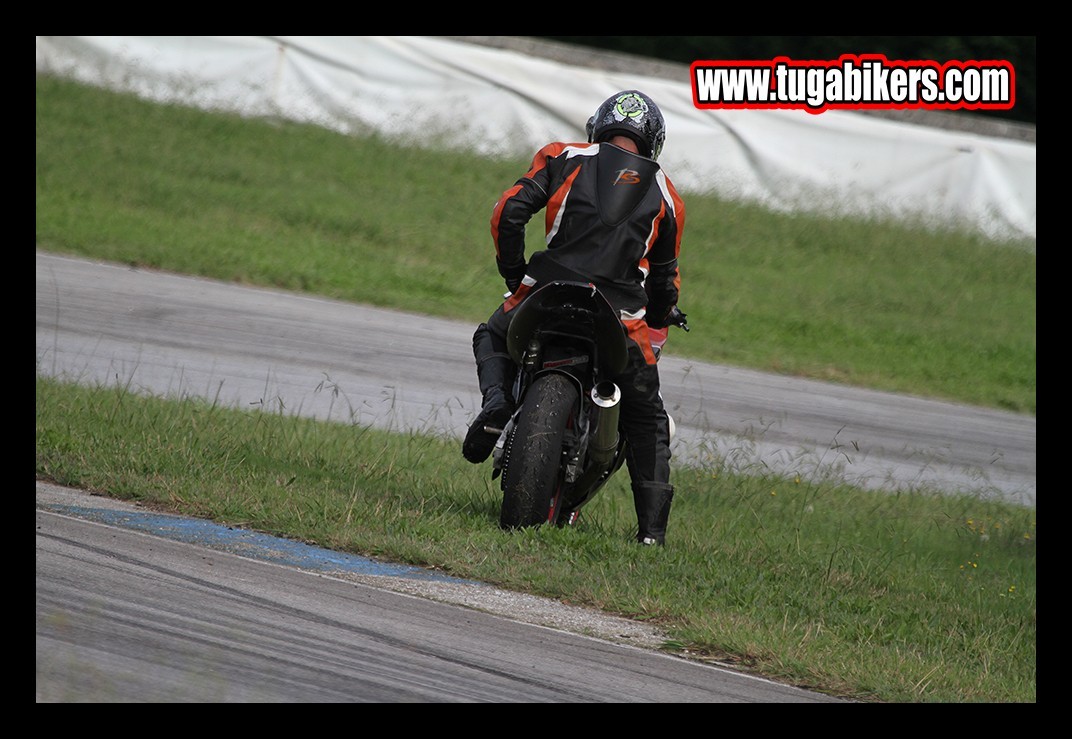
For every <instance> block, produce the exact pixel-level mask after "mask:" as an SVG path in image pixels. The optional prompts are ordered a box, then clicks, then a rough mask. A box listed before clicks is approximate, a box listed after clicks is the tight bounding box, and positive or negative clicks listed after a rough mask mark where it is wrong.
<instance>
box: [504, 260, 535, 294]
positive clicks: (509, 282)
mask: <svg viewBox="0 0 1072 739" xmlns="http://www.w3.org/2000/svg"><path fill="white" fill-rule="evenodd" d="M496 264H497V265H498V267H499V274H500V275H502V278H503V280H504V281H505V282H506V289H507V290H509V291H510V292H512V293H516V292H517V289H518V288H519V287H521V281H522V280H523V279H524V278H525V270H527V269H528V265H527V264H525V260H521V261H520V262H518V263H517V264H509V265H507V264H503V263H502V262H500V261H498V260H496Z"/></svg>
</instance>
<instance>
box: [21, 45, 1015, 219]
mask: <svg viewBox="0 0 1072 739" xmlns="http://www.w3.org/2000/svg"><path fill="white" fill-rule="evenodd" d="M682 68H683V70H684V71H683V77H682V79H681V81H679V82H678V81H673V80H667V79H662V78H656V77H647V76H642V75H635V76H634V75H629V74H623V73H619V72H604V71H599V70H596V69H589V68H586V67H576V66H568V65H565V64H561V63H559V62H555V61H551V60H548V59H543V58H535V57H532V56H527V55H524V54H521V53H517V52H514V51H510V50H505V49H499V48H491V47H486V46H481V45H475V44H469V43H464V42H460V41H456V40H450V39H446V38H443V37H435V36H38V37H37V70H38V72H49V73H53V74H59V75H62V76H66V77H71V78H74V79H77V80H79V81H81V82H86V83H89V84H94V85H99V86H103V87H107V88H110V89H116V90H123V91H127V92H134V93H136V94H138V95H140V96H143V97H146V98H148V99H153V100H157V101H168V102H176V103H182V104H187V105H194V106H198V107H202V108H206V109H216V110H227V111H231V112H237V113H240V114H243V115H248V116H278V117H284V118H287V119H291V120H296V121H302V122H307V123H315V124H318V125H323V126H326V127H329V128H331V129H333V130H337V131H340V132H344V133H348V134H361V133H363V132H364V133H367V132H370V131H376V132H379V133H382V134H385V135H389V136H397V137H402V138H404V139H407V140H411V141H414V142H417V141H419V142H421V143H422V144H423V145H433V146H447V147H452V148H461V149H468V150H473V151H476V152H477V153H480V154H482V155H488V156H516V157H524V158H527V157H529V156H531V155H532V154H533V153H535V151H536V150H537V149H538V148H539V147H541V146H542V145H544V144H545V143H547V142H549V141H553V140H574V141H575V140H583V138H584V123H585V121H586V120H587V119H588V117H589V116H590V115H591V113H592V111H593V110H594V109H595V108H596V106H597V105H598V104H599V103H600V102H602V101H603V100H604V99H605V98H607V97H608V96H609V95H611V94H613V93H614V92H617V91H618V90H622V89H629V88H638V89H641V90H643V91H644V92H646V93H648V94H649V95H650V96H651V97H652V98H653V99H654V100H655V101H656V102H657V103H658V104H659V106H660V108H661V109H662V111H663V114H664V116H665V117H666V123H667V143H666V148H665V150H664V153H663V155H662V158H661V160H660V161H661V163H662V164H663V165H664V167H665V168H666V170H667V171H668V173H669V174H670V176H671V178H672V179H673V180H674V182H675V183H676V184H677V186H678V188H679V189H680V190H681V191H682V192H685V193H688V192H713V193H716V194H718V195H721V196H723V197H727V198H732V199H738V200H745V201H754V202H760V203H763V204H765V205H768V206H770V207H773V208H777V209H780V210H798V209H804V210H813V211H819V212H835V213H836V212H841V213H858V214H875V215H879V216H883V217H896V218H916V219H919V220H922V221H924V222H926V223H929V224H931V225H932V226H936V227H968V228H972V229H975V230H978V231H980V232H982V233H984V234H985V235H988V236H993V237H997V238H1016V239H1023V238H1027V239H1031V240H1034V239H1035V144H1034V143H1025V142H1020V141H1013V140H1008V139H1002V138H997V137H989V136H979V135H974V134H969V133H958V132H952V131H947V130H941V129H932V128H927V127H923V126H918V125H913V124H907V123H899V122H895V121H889V120H885V119H880V118H875V117H872V116H865V115H859V114H856V113H853V112H851V111H842V110H831V111H826V112H824V113H822V114H819V115H813V114H811V113H807V112H805V111H798V110H701V109H697V108H696V107H695V106H694V105H693V102H692V87H691V84H690V81H689V79H688V78H687V67H685V66H683V67H682Z"/></svg>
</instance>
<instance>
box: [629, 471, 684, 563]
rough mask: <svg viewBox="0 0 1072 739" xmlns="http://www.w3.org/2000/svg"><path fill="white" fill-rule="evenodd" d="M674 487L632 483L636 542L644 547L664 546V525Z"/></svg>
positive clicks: (653, 483) (660, 483) (668, 515)
mask: <svg viewBox="0 0 1072 739" xmlns="http://www.w3.org/2000/svg"><path fill="white" fill-rule="evenodd" d="M673 499H674V486H673V485H670V484H669V483H665V482H639V483H633V505H634V506H635V507H636V514H637V542H639V543H640V544H644V545H646V546H660V547H661V546H664V545H665V544H666V524H667V521H669V520H670V503H671V501H672V500H673Z"/></svg>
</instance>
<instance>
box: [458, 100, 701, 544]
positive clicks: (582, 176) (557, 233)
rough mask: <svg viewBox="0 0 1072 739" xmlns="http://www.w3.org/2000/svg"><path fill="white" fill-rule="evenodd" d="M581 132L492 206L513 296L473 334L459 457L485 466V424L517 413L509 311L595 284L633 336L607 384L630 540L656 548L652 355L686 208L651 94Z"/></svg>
mask: <svg viewBox="0 0 1072 739" xmlns="http://www.w3.org/2000/svg"><path fill="white" fill-rule="evenodd" d="M586 132H587V134H588V142H587V143H563V142H553V143H550V144H547V145H546V146H544V147H543V148H542V149H540V150H539V151H538V152H537V153H536V155H535V157H534V158H533V160H532V164H531V167H530V169H529V171H528V172H526V173H525V175H524V176H522V177H521V178H520V179H519V180H517V182H516V183H515V184H514V185H513V186H511V187H510V188H509V189H507V190H506V191H505V192H503V194H502V196H501V197H500V198H499V200H498V202H497V203H496V204H495V207H494V209H493V212H492V217H491V236H492V241H493V242H494V245H495V261H496V265H497V266H498V270H499V274H500V275H501V276H502V278H503V279H504V280H505V282H506V287H507V289H508V290H509V292H508V293H507V296H506V299H505V301H504V302H503V303H502V305H500V306H499V307H498V308H496V310H495V311H494V313H492V315H491V317H490V318H489V319H488V320H487V322H486V323H482V324H480V325H479V326H478V327H477V329H476V331H475V333H474V334H473V355H474V357H475V359H476V366H477V380H478V383H479V387H480V392H481V394H482V396H483V399H482V407H481V410H480V413H479V414H478V415H477V417H476V419H475V420H474V421H473V422H472V424H471V425H470V427H469V430H468V433H467V434H466V437H465V441H464V442H463V444H462V454H463V456H464V457H465V458H466V459H467V460H468V461H470V462H472V463H474V464H478V463H480V462H483V461H484V460H486V459H487V458H488V457H489V456H490V454H491V452H492V449H493V448H494V445H495V442H496V440H497V435H496V434H495V433H491V432H487V431H485V426H488V427H492V428H499V429H501V428H502V427H503V425H504V424H505V423H506V422H507V421H508V420H509V419H510V417H511V415H513V412H514V406H513V399H512V392H511V386H512V384H513V381H514V378H515V374H516V367H515V365H514V362H513V360H512V359H511V358H510V356H509V354H508V353H507V345H506V332H507V328H508V326H509V323H510V318H511V311H513V310H514V309H515V308H516V307H517V306H518V305H519V304H520V303H521V302H522V301H523V300H525V298H526V296H527V295H529V294H531V292H532V291H533V290H535V289H536V287H537V286H538V285H540V284H541V283H545V282H547V281H551V280H573V281H579V282H589V283H593V284H595V285H596V287H598V288H599V289H600V290H601V291H602V292H603V293H604V295H605V296H606V298H607V300H608V301H609V302H610V304H611V305H612V306H613V307H614V308H615V309H616V310H617V311H618V312H619V315H620V318H621V321H622V324H623V326H624V329H625V331H626V333H627V335H628V338H629V341H628V342H627V343H628V345H629V364H628V366H627V368H626V369H625V370H624V371H623V373H622V374H621V375H620V376H619V377H616V378H613V379H614V381H615V382H616V383H617V384H618V385H619V387H620V388H621V392H622V410H621V416H620V424H619V426H620V431H621V433H622V434H623V436H624V437H625V438H626V440H627V457H626V464H627V466H628V469H629V476H630V481H631V487H632V492H633V502H634V507H635V509H636V515H637V524H638V530H637V535H636V538H637V541H638V542H640V543H641V544H646V545H652V544H655V545H663V544H665V540H666V526H667V521H668V519H669V516H670V505H671V501H672V499H673V496H674V488H673V486H672V485H671V484H670V428H669V417H668V415H667V413H666V410H665V408H664V407H663V401H662V397H661V395H660V393H659V390H660V386H659V372H658V367H657V365H656V358H657V355H658V347H659V346H661V343H662V341H664V340H665V329H666V327H667V325H668V322H669V318H670V316H671V312H672V311H673V310H674V309H675V307H676V305H677V302H678V296H679V289H680V274H679V272H678V253H679V251H680V247H681V237H682V233H683V230H684V226H685V206H684V203H683V201H682V200H681V198H680V197H679V195H678V193H677V191H676V189H675V188H674V186H673V184H672V183H671V182H670V179H669V177H667V176H666V174H665V172H663V170H662V168H661V167H660V165H659V164H657V160H658V158H659V154H660V153H661V152H662V148H663V143H664V141H665V137H666V124H665V121H664V120H663V116H662V112H661V111H660V110H659V108H658V106H657V105H656V104H655V102H654V101H653V100H652V99H651V98H650V97H648V96H647V95H646V94H644V93H643V92H640V91H639V90H623V91H621V92H618V93H616V94H614V95H612V96H611V97H609V98H607V99H606V100H605V101H604V102H603V103H601V104H600V105H599V107H598V108H597V109H596V112H595V113H594V114H593V115H592V117H591V118H590V119H589V120H588V123H587V125H586ZM544 209H546V213H545V223H546V243H547V248H546V249H543V250H541V251H538V252H535V253H533V254H532V255H531V256H530V258H529V259H528V261H526V259H525V227H526V224H527V223H528V222H529V220H530V219H531V218H532V217H533V216H534V215H535V214H536V213H538V212H539V211H541V210H544ZM653 339H654V340H655V346H653Z"/></svg>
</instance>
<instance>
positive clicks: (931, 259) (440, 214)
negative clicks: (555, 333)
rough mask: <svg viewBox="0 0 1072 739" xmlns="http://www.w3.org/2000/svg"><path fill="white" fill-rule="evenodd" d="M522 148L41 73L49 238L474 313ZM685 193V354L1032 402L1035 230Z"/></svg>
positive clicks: (481, 309) (483, 309)
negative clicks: (441, 147) (478, 154)
mask: <svg viewBox="0 0 1072 739" xmlns="http://www.w3.org/2000/svg"><path fill="white" fill-rule="evenodd" d="M526 168H527V162H525V161H498V160H481V159H476V158H474V157H472V156H465V155H462V154H458V153H450V152H439V151H429V150H421V149H415V148H412V147H407V146H403V145H402V144H400V143H398V142H392V141H390V140H388V139H385V138H377V137H370V138H352V137H346V136H342V135H339V134H335V133H332V132H330V131H326V130H322V129H318V128H315V127H311V126H304V125H297V124H293V123H287V122H281V121H260V120H243V119H241V118H238V117H235V116H229V115H212V114H209V113H205V112H202V111H197V110H191V109H187V108H183V107H179V106H167V105H154V104H151V103H148V102H144V101H140V100H138V99H135V98H133V97H130V96H125V95H115V94H110V93H107V92H104V91H100V90H95V89H92V88H87V87H83V86H79V85H76V84H74V83H71V82H65V81H61V80H56V79H52V78H42V77H38V78H37V180H36V186H37V188H36V189H37V212H36V217H37V247H38V248H39V249H46V250H49V251H54V252H62V253H67V254H74V255H80V256H85V257H92V258H95V259H103V260H108V261H114V262H122V263H127V264H132V265H139V266H144V267H156V268H160V269H166V270H172V271H175V272H185V273H190V274H197V275H203V276H206V277H213V278H218V279H223V280H233V281H236V282H243V283H248V284H257V285H267V286H273V287H279V288H285V289H288V290H298V291H306V292H311V293H316V294H320V295H325V296H329V297H332V298H338V299H342V300H347V301H352V302H358V303H368V304H373V305H379V306H384V307H388V308H398V309H406V310H413V311H420V312H426V313H432V314H436V315H439V316H444V317H449V318H454V319H461V320H466V321H472V322H473V324H474V325H475V324H476V323H477V322H479V321H481V320H484V319H485V318H486V317H487V315H488V314H489V313H490V312H491V309H492V308H493V307H494V306H495V304H496V301H497V300H498V299H500V296H501V295H502V291H503V285H502V281H501V280H500V279H499V277H498V273H497V272H496V270H495V266H494V249H493V247H492V243H491V236H490V231H489V219H490V215H491V208H492V205H493V204H494V202H495V201H496V199H497V198H498V196H499V195H500V193H501V192H502V191H503V190H504V189H505V188H507V187H508V186H510V185H511V184H512V183H513V182H514V180H515V179H516V178H517V177H518V176H519V175H520V174H521V173H522V172H524V171H525V169H526ZM671 174H672V173H671ZM685 197H686V204H687V211H688V223H687V225H686V232H685V238H684V243H683V246H682V255H681V259H680V263H681V273H682V303H681V305H682V309H683V310H684V311H685V312H686V313H688V315H689V323H690V325H691V326H692V328H693V330H692V332H691V333H690V334H688V336H687V337H682V338H681V339H680V340H679V339H677V338H675V340H674V342H673V347H672V348H673V351H674V353H675V354H676V355H678V356H688V357H691V358H695V359H703V360H709V361H716V362H724V363H728V364H734V365H739V366H745V367H754V368H756V369H760V370H765V371H773V372H780V373H786V374H793V375H799V376H805V377H812V378H818V379H823V380H831V381H836V382H841V383H846V384H852V385H859V386H865V387H872V388H876V389H884V390H891V391H896V392H906V393H913V394H917V395H921V396H926V397H934V398H943V399H949V400H954V401H962V402H965V403H971V404H975V405H983V406H989V407H995V408H1003V409H1007V410H1011V411H1015V412H1020V413H1032V414H1033V413H1034V412H1035V254H1034V247H1033V244H1020V243H994V242H990V241H986V240H984V239H982V238H980V237H978V236H974V235H969V234H961V233H955V232H949V233H934V232H931V231H927V230H926V229H924V228H922V227H911V226H905V225H899V224H888V223H882V222H878V221H868V220H859V219H835V218H832V217H822V216H816V215H807V214H804V215H786V214H775V213H771V212H769V211H766V210H763V209H761V208H759V207H756V206H749V205H740V204H736V203H731V202H726V201H723V200H719V199H717V198H714V197H710V196H702V195H696V194H689V193H685ZM537 221H539V219H537ZM537 221H534V224H533V228H530V230H529V236H530V244H531V245H533V246H534V247H535V246H538V245H539V243H540V241H541V238H542V221H541V222H539V223H537Z"/></svg>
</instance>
